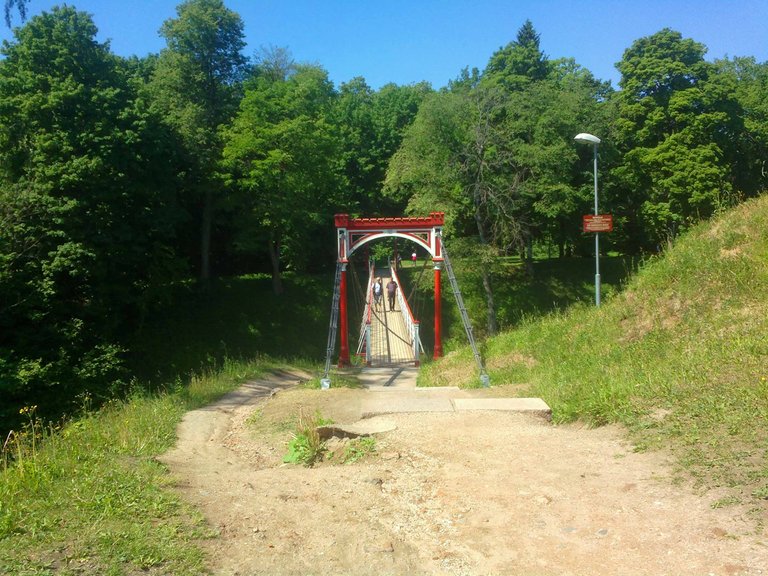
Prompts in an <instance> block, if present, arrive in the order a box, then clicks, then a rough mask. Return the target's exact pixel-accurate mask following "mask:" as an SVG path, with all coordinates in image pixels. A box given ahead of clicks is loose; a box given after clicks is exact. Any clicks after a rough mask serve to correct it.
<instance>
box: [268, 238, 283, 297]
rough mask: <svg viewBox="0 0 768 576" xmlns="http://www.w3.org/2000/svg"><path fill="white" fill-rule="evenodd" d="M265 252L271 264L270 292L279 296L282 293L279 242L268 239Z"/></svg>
mask: <svg viewBox="0 0 768 576" xmlns="http://www.w3.org/2000/svg"><path fill="white" fill-rule="evenodd" d="M267 251H268V252H269V260H270V262H271V263H272V291H273V292H274V293H275V294H276V295H278V296H279V295H280V294H282V293H283V279H282V277H281V276H280V241H279V240H273V239H271V238H270V239H269V240H268V241H267Z"/></svg>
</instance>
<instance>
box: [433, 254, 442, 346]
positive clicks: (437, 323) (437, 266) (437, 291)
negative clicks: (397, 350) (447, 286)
mask: <svg viewBox="0 0 768 576" xmlns="http://www.w3.org/2000/svg"><path fill="white" fill-rule="evenodd" d="M442 266H443V263H442V262H435V351H434V354H433V355H432V357H433V358H440V357H442V355H443V338H442V335H441V334H442V332H441V324H442V322H441V315H442V304H441V302H440V268H442Z"/></svg>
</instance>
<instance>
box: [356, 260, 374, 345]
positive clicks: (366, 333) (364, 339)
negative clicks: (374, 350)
mask: <svg viewBox="0 0 768 576" xmlns="http://www.w3.org/2000/svg"><path fill="white" fill-rule="evenodd" d="M374 272H375V269H374V266H373V263H370V264H369V265H368V287H367V288H366V290H365V294H366V296H365V313H364V314H363V319H362V321H361V323H360V340H359V341H358V343H357V353H358V354H361V353H362V351H363V348H364V347H365V348H366V350H365V354H366V357H367V356H368V355H369V354H370V350H368V348H369V347H370V342H368V340H370V328H369V326H370V325H371V314H372V311H371V309H372V306H371V302H372V301H373V280H374V278H373V276H374Z"/></svg>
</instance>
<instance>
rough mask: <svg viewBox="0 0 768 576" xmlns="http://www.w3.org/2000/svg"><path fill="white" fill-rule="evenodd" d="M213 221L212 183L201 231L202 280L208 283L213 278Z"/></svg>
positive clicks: (205, 202) (204, 200)
mask: <svg viewBox="0 0 768 576" xmlns="http://www.w3.org/2000/svg"><path fill="white" fill-rule="evenodd" d="M212 221H213V193H212V192H211V189H210V185H209V187H207V188H206V190H205V196H204V199H203V222H202V229H201V231H200V282H201V283H202V284H208V282H209V281H210V279H211V222H212Z"/></svg>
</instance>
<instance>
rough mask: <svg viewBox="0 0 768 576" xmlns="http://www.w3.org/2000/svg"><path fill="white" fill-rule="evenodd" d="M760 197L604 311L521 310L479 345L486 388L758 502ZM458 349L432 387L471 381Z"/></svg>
mask: <svg viewBox="0 0 768 576" xmlns="http://www.w3.org/2000/svg"><path fill="white" fill-rule="evenodd" d="M766 231H768V197H766V198H761V199H759V200H757V201H752V202H748V203H746V204H744V205H742V206H740V207H738V208H737V209H736V210H734V211H732V212H730V213H728V214H725V215H724V216H723V217H722V218H720V219H718V220H716V221H714V222H710V223H705V224H702V225H700V226H699V227H698V228H696V229H695V230H693V231H692V232H691V233H690V234H688V235H686V236H685V237H683V238H680V239H679V241H678V242H677V243H676V245H675V246H674V247H672V248H671V249H670V250H669V251H668V253H667V254H665V255H664V256H662V257H659V258H657V259H654V260H653V261H651V262H648V263H647V264H645V265H644V266H642V268H641V269H640V271H639V272H638V273H637V274H636V276H635V277H634V278H632V280H631V281H630V282H629V283H628V285H627V287H626V289H625V290H624V291H622V292H621V293H614V294H611V295H610V296H609V297H608V298H606V300H605V301H604V303H603V306H602V307H601V308H600V309H596V308H595V307H594V305H591V304H588V303H584V304H580V305H576V306H573V307H572V308H569V309H568V310H566V311H555V312H552V313H550V314H549V315H548V316H546V317H545V318H544V319H529V320H527V321H525V322H524V323H523V324H522V325H521V326H519V327H518V328H516V329H514V330H511V331H509V332H507V333H504V334H502V335H500V336H498V337H496V338H493V339H490V340H489V341H488V342H486V343H485V345H484V350H485V355H486V362H487V366H488V369H489V373H490V376H491V381H492V383H494V384H502V383H518V384H522V385H524V386H525V388H526V390H525V393H527V394H531V395H535V396H540V397H542V398H543V399H544V400H545V401H546V402H547V403H548V404H549V405H550V406H551V407H552V409H553V417H554V420H555V422H572V421H575V420H580V421H583V422H586V423H589V424H591V425H595V426H597V425H602V424H607V423H616V422H617V423H621V424H624V425H625V426H627V427H628V429H630V430H631V431H632V434H633V439H634V441H635V443H636V445H637V446H638V449H647V448H656V447H666V448H668V449H670V450H672V451H673V453H674V454H675V455H676V457H677V462H678V464H679V466H680V470H681V471H685V474H686V476H688V477H693V478H694V479H695V480H696V482H697V483H698V484H699V485H700V486H702V487H703V488H713V487H723V488H725V489H729V490H731V491H732V498H731V499H729V500H728V501H729V502H736V501H739V502H750V503H751V504H752V505H753V506H755V509H756V510H757V509H763V510H764V509H765V504H766V494H768V458H767V457H768V429H767V428H766V426H765V424H766V422H768V233H767V232H766ZM471 362H472V356H471V354H470V353H469V351H468V349H466V348H464V349H462V350H460V351H457V353H456V354H455V355H453V356H451V357H449V358H446V359H445V360H444V361H442V362H438V363H433V364H431V365H428V366H426V367H425V369H424V370H423V371H422V374H421V378H422V379H423V380H425V381H426V382H428V383H432V384H435V383H438V384H440V383H446V382H448V381H451V382H452V383H454V384H464V385H472V386H474V385H476V384H475V380H476V373H475V371H474V370H473V369H472V366H471Z"/></svg>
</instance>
